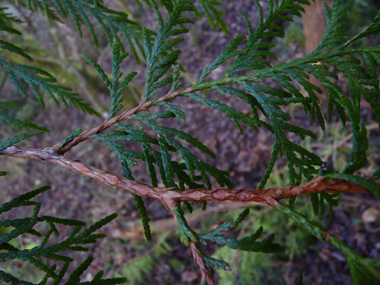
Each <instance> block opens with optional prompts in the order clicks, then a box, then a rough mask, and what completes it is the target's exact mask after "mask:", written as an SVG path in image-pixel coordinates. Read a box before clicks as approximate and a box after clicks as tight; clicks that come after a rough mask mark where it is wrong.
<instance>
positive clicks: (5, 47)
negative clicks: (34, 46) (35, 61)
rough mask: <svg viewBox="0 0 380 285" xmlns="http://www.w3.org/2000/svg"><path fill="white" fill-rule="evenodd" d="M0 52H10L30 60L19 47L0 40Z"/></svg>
mask: <svg viewBox="0 0 380 285" xmlns="http://www.w3.org/2000/svg"><path fill="white" fill-rule="evenodd" d="M0 50H6V51H10V52H13V53H16V54H18V55H21V56H23V57H25V58H26V59H29V60H32V58H31V57H30V56H29V55H28V54H27V53H25V52H24V51H23V50H22V49H21V48H20V47H18V46H16V45H14V44H12V43H9V42H7V41H3V40H0Z"/></svg>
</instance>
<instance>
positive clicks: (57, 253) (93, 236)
mask: <svg viewBox="0 0 380 285" xmlns="http://www.w3.org/2000/svg"><path fill="white" fill-rule="evenodd" d="M49 189H50V187H42V188H39V189H36V190H33V191H30V192H27V193H25V194H22V195H20V196H18V197H16V198H14V199H13V200H11V201H9V202H6V203H3V204H2V205H1V206H0V215H2V214H4V213H6V212H9V211H11V210H18V211H20V212H25V209H26V208H27V207H32V208H33V211H32V215H31V216H27V217H25V218H21V219H3V218H2V219H0V227H1V228H2V229H7V233H6V234H3V235H1V236H0V248H1V253H0V260H1V261H2V262H4V261H7V260H18V261H20V262H23V263H29V264H30V265H32V266H34V267H35V269H36V270H38V271H40V272H41V276H42V274H43V278H42V280H41V282H40V283H38V284H52V283H49V282H54V284H60V283H61V282H62V281H63V280H67V281H66V284H84V283H86V284H100V283H102V282H104V283H102V284H122V283H124V282H125V281H126V279H124V278H112V279H102V275H103V273H102V271H100V272H99V273H98V274H97V275H96V276H95V277H94V279H93V280H92V281H90V282H81V280H82V279H81V276H82V275H83V273H84V272H85V270H86V269H87V268H88V266H89V265H90V264H91V262H92V261H93V258H92V257H91V256H90V257H88V258H87V259H86V260H85V261H84V262H83V263H82V264H81V265H80V266H79V267H78V268H77V269H76V270H75V271H73V272H72V273H71V274H67V269H68V267H69V265H70V263H72V262H73V261H74V260H73V259H72V258H71V257H69V256H67V255H66V254H64V252H73V251H82V252H86V251H88V248H87V247H86V246H87V245H90V244H93V243H96V241H97V240H98V239H100V238H104V237H105V236H106V235H104V234H97V233H95V232H96V231H97V230H99V229H100V228H102V227H103V226H104V225H105V224H107V223H109V222H111V221H112V220H113V219H115V218H116V217H117V214H112V215H110V216H108V217H106V218H104V219H102V220H100V221H98V222H96V223H95V224H93V225H92V226H90V227H88V228H87V229H84V227H85V226H86V223H84V222H82V221H78V220H73V219H61V218H57V217H52V216H42V215H40V209H41V203H40V202H35V201H33V200H32V199H33V198H35V197H36V196H38V195H40V194H41V193H43V192H45V191H47V190H49ZM26 212H27V211H26ZM41 224H45V228H46V226H47V230H44V231H42V230H41V228H43V227H41V226H40V225H41ZM58 226H67V227H72V228H73V229H72V231H71V233H70V235H69V236H67V237H65V238H64V239H63V240H62V241H60V242H58V243H52V242H51V240H52V235H53V234H54V235H56V236H59V230H58ZM27 234H29V235H33V236H35V237H36V238H38V239H39V240H40V243H39V244H38V245H37V246H35V247H32V248H30V249H25V248H19V246H17V245H16V243H15V242H14V240H15V239H17V238H20V237H24V236H25V235H27ZM47 260H51V261H53V262H54V265H51V263H50V264H49V266H48V265H47V262H46V261H47ZM62 264H63V265H62ZM0 280H1V281H2V282H6V283H11V284H33V283H29V282H27V280H21V279H19V278H18V277H17V276H15V275H12V274H10V273H7V272H5V271H3V270H0Z"/></svg>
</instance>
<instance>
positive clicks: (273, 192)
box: [0, 146, 369, 210]
mask: <svg viewBox="0 0 380 285" xmlns="http://www.w3.org/2000/svg"><path fill="white" fill-rule="evenodd" d="M0 155H7V156H15V157H22V158H28V159H35V160H40V161H44V162H47V163H50V164H54V165H58V166H60V167H63V168H66V169H67V170H70V171H73V172H76V173H78V174H81V175H84V176H88V177H91V178H93V179H95V180H98V181H100V182H102V183H104V184H107V185H110V186H114V187H118V188H121V189H124V190H127V191H129V192H132V193H134V194H137V195H140V196H147V197H152V198H155V199H158V200H160V201H161V202H162V203H164V205H165V206H166V207H167V208H168V209H170V210H171V209H173V208H174V206H175V205H176V204H178V203H179V202H184V201H188V202H199V201H213V202H223V201H235V202H258V203H263V204H267V205H271V206H275V205H277V201H278V200H281V199H284V198H291V197H295V196H299V195H302V194H312V193H320V192H327V193H337V192H348V193H369V191H368V190H367V189H366V188H365V187H364V186H361V185H358V184H356V183H353V182H348V181H345V180H341V179H327V178H326V177H324V176H320V177H317V178H314V179H313V180H311V181H309V182H308V183H305V184H302V185H299V186H288V187H284V188H272V189H267V190H253V189H236V190H229V189H213V190H203V189H195V190H185V191H175V190H171V189H167V188H163V187H153V186H150V185H148V184H144V183H142V182H139V181H132V180H128V179H125V178H122V177H119V176H116V175H114V174H111V173H109V172H107V171H103V170H100V169H97V168H95V167H92V166H89V165H86V164H84V163H82V162H80V161H77V160H73V159H70V158H67V157H64V156H62V155H59V154H58V153H56V152H54V151H53V149H52V148H45V149H31V148H21V147H17V146H10V147H8V148H6V149H4V150H2V151H0Z"/></svg>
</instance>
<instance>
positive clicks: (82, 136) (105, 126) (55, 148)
mask: <svg viewBox="0 0 380 285" xmlns="http://www.w3.org/2000/svg"><path fill="white" fill-rule="evenodd" d="M194 91H195V90H194V88H186V89H185V90H183V91H177V92H173V93H170V92H169V93H168V94H166V95H165V96H162V97H160V98H158V99H157V100H153V101H148V102H145V103H141V104H140V105H138V106H137V107H135V108H132V109H130V110H126V111H125V112H123V113H121V114H120V115H119V116H116V117H114V118H112V119H110V120H106V121H105V122H103V123H102V124H100V125H99V126H97V127H95V128H92V129H89V130H87V131H84V132H83V133H81V134H80V135H78V136H76V137H75V138H74V139H73V140H72V141H70V142H69V143H67V144H66V145H65V146H63V147H62V148H60V144H56V145H54V146H53V147H52V150H53V151H54V152H56V153H57V154H64V153H65V152H67V151H69V150H70V149H71V148H73V147H74V146H76V145H78V144H80V143H81V142H83V141H85V140H88V139H89V138H90V136H92V135H94V134H98V133H100V132H102V131H104V130H106V129H108V128H110V127H111V126H112V125H113V124H115V123H118V122H121V121H123V120H126V119H131V116H132V115H133V114H137V113H140V112H143V111H146V110H148V109H149V108H150V107H151V106H152V105H153V104H155V103H160V102H163V101H167V100H170V99H173V98H176V97H178V96H180V95H182V94H185V93H191V92H194Z"/></svg>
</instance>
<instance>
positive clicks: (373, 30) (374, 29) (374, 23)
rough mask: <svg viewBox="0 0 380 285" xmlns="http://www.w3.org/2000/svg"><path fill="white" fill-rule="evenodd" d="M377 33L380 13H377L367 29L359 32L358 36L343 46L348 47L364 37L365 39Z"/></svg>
mask: <svg viewBox="0 0 380 285" xmlns="http://www.w3.org/2000/svg"><path fill="white" fill-rule="evenodd" d="M379 32H380V12H378V13H377V15H376V17H375V19H374V20H373V21H372V23H371V24H370V25H369V26H368V27H367V29H365V30H364V31H362V32H360V33H359V34H357V35H355V36H354V37H353V38H352V39H350V40H349V41H347V42H346V43H345V46H348V45H350V44H352V43H353V42H355V41H357V40H359V39H362V38H364V37H367V36H370V35H373V34H377V33H379Z"/></svg>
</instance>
